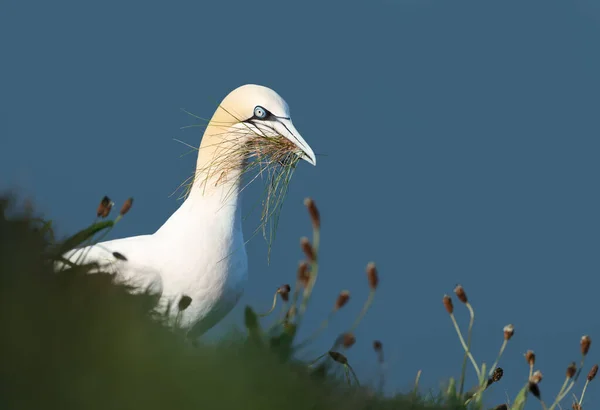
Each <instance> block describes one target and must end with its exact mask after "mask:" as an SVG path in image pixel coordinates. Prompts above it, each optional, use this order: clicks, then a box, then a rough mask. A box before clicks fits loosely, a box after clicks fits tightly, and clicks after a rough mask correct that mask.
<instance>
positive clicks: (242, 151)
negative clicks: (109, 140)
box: [65, 84, 316, 336]
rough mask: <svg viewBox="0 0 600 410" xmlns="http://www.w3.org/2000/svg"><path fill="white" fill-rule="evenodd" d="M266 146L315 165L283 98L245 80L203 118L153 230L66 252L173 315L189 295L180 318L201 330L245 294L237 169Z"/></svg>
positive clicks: (282, 157) (280, 156) (280, 157)
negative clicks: (178, 184) (183, 186)
mask: <svg viewBox="0 0 600 410" xmlns="http://www.w3.org/2000/svg"><path fill="white" fill-rule="evenodd" d="M264 153H267V154H270V155H271V156H272V157H273V156H274V157H277V158H275V159H274V160H275V161H277V162H279V163H280V164H282V166H285V164H284V163H283V162H282V161H288V160H289V159H290V158H292V161H293V162H294V164H295V163H297V162H298V161H299V160H300V159H304V160H306V161H307V162H309V163H310V164H312V165H316V159H315V154H314V153H313V150H312V149H311V148H310V146H309V145H308V144H307V143H306V141H305V140H304V139H303V138H302V136H301V135H300V133H299V132H298V131H297V130H296V128H295V127H294V125H293V124H292V120H291V118H290V111H289V107H288V105H287V103H286V102H285V101H284V100H283V98H281V97H280V96H279V95H278V94H277V93H276V92H275V91H273V90H271V89H269V88H267V87H263V86H259V85H254V84H247V85H243V86H241V87H239V88H237V89H235V90H233V91H231V92H230V93H229V94H228V95H227V97H225V99H224V100H223V101H222V102H221V104H220V105H219V106H218V108H217V109H216V111H215V113H214V115H213V116H212V118H211V120H210V121H209V123H208V124H207V126H206V130H205V132H204V135H203V137H202V142H201V145H200V148H199V150H198V160H197V165H196V172H195V174H194V177H193V179H192V182H191V186H190V188H189V191H188V195H187V197H186V199H185V201H184V202H183V203H182V204H181V206H180V207H179V208H178V209H177V210H176V211H175V212H174V213H173V215H171V217H170V218H169V219H168V220H167V221H166V222H165V223H164V224H163V225H162V226H161V227H160V228H159V229H158V230H157V231H156V232H155V233H154V234H150V235H141V236H133V237H128V238H122V239H115V240H110V241H105V242H100V243H98V244H95V245H92V246H89V247H83V248H79V249H76V250H74V251H71V252H69V253H67V254H66V255H65V257H66V258H67V259H68V260H70V261H72V262H77V263H84V262H85V263H89V262H96V263H98V264H99V265H100V266H101V269H102V270H103V271H109V272H112V273H114V274H115V281H117V282H121V283H123V282H125V283H128V284H130V285H132V286H133V287H134V288H133V291H132V292H133V293H139V292H141V291H144V290H148V291H149V292H151V293H154V294H159V295H160V301H159V304H158V306H159V308H158V309H159V310H160V309H165V307H166V306H167V305H170V306H171V309H170V316H171V318H173V317H174V315H175V314H176V313H177V304H178V302H179V301H180V300H181V298H182V297H183V296H188V297H189V298H191V303H190V304H189V306H188V307H187V308H186V309H185V310H184V311H182V312H180V313H178V317H177V322H178V325H179V326H181V327H183V328H184V329H186V330H187V331H188V335H190V336H199V335H201V334H202V333H204V332H205V331H207V330H208V329H210V328H211V327H213V326H214V325H215V324H217V323H218V322H219V321H220V320H221V319H223V318H224V317H225V315H226V314H227V313H228V312H230V311H231V309H233V307H234V306H235V305H236V303H237V302H238V300H239V299H240V297H241V296H242V293H243V290H244V286H245V284H246V281H247V277H248V258H247V255H246V250H245V243H244V236H243V233H242V224H241V204H240V193H241V190H242V188H243V185H242V184H243V183H242V181H241V176H242V174H243V173H244V170H245V167H247V166H248V164H249V162H250V161H252V159H251V158H254V157H257V156H261V155H263V154H264ZM271 161H273V159H271ZM260 171H261V170H259V172H260ZM186 300H188V301H189V299H187V298H186Z"/></svg>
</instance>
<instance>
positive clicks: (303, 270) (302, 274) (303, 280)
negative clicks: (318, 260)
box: [297, 261, 310, 288]
mask: <svg viewBox="0 0 600 410" xmlns="http://www.w3.org/2000/svg"><path fill="white" fill-rule="evenodd" d="M297 280H298V284H300V286H302V287H304V288H306V287H307V286H308V282H309V281H310V275H309V273H308V263H307V262H306V261H302V262H300V263H299V264H298V272H297Z"/></svg>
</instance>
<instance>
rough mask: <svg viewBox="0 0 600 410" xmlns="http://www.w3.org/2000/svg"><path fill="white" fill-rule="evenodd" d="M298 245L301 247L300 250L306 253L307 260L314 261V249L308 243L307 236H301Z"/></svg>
mask: <svg viewBox="0 0 600 410" xmlns="http://www.w3.org/2000/svg"><path fill="white" fill-rule="evenodd" d="M300 246H301V247H302V252H304V255H306V258H307V259H308V261H309V262H314V261H315V250H314V248H313V246H312V245H311V244H310V241H309V240H308V238H307V237H305V236H303V237H302V238H300Z"/></svg>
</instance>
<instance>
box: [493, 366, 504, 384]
mask: <svg viewBox="0 0 600 410" xmlns="http://www.w3.org/2000/svg"><path fill="white" fill-rule="evenodd" d="M502 376H504V370H503V369H502V367H497V368H496V369H495V370H494V373H492V380H493V381H494V383H496V382H499V381H500V379H502Z"/></svg>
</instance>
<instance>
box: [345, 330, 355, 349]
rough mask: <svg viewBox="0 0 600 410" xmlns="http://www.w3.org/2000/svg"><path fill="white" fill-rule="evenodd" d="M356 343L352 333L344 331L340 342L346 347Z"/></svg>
mask: <svg viewBox="0 0 600 410" xmlns="http://www.w3.org/2000/svg"><path fill="white" fill-rule="evenodd" d="M354 343H356V337H354V335H353V334H352V333H344V334H343V335H342V344H343V345H344V347H345V348H346V349H349V348H351V347H352V346H353V345H354Z"/></svg>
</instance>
